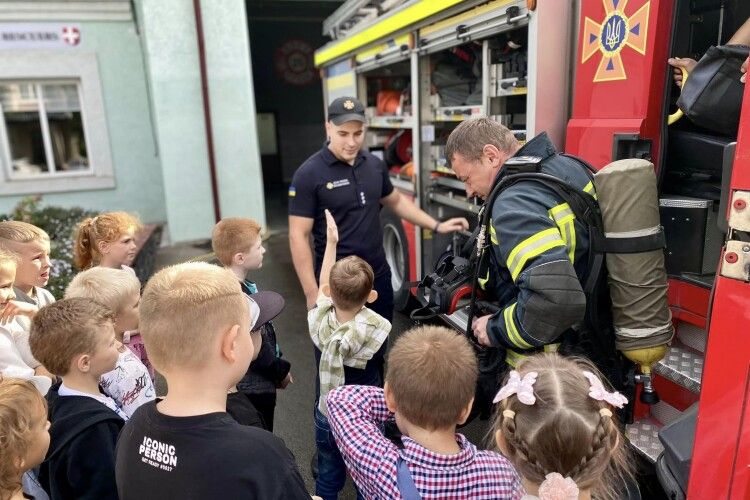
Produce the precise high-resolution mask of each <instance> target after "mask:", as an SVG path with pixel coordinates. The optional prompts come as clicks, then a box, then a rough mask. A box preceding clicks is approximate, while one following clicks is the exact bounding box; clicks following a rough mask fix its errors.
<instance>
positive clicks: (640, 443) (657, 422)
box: [625, 401, 682, 462]
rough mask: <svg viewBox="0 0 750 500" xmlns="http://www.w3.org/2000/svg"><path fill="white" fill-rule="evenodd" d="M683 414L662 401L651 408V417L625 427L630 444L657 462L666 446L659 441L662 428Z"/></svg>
mask: <svg viewBox="0 0 750 500" xmlns="http://www.w3.org/2000/svg"><path fill="white" fill-rule="evenodd" d="M681 415H682V412H681V411H680V410H678V409H677V408H675V407H674V406H672V405H670V404H668V403H665V402H664V401H660V402H658V403H656V404H655V405H652V406H651V415H650V416H648V417H646V418H643V419H641V420H636V421H635V422H633V423H632V424H630V425H626V426H625V433H626V435H627V437H628V439H629V440H630V444H632V445H633V447H634V448H635V449H636V450H637V451H638V452H639V453H641V454H642V455H643V456H645V457H646V458H647V459H648V460H650V461H651V462H656V459H657V458H658V457H659V455H660V454H661V452H662V451H663V450H664V445H662V444H661V441H659V430H660V429H661V428H662V426H664V425H667V424H670V423H672V422H674V421H675V420H677V419H678V418H679V417H680V416H681Z"/></svg>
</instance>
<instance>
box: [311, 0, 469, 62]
mask: <svg viewBox="0 0 750 500" xmlns="http://www.w3.org/2000/svg"><path fill="white" fill-rule="evenodd" d="M463 1H464V0H421V1H420V2H417V3H415V4H414V5H411V6H409V7H407V8H405V9H403V10H400V11H398V12H396V13H394V14H393V15H390V16H387V17H385V19H383V20H382V21H380V22H379V23H377V24H374V25H372V26H370V27H369V28H365V29H364V30H362V31H360V32H359V33H357V34H354V35H352V36H347V37H345V38H343V39H342V40H341V41H340V42H338V43H333V44H328V45H325V46H324V47H321V48H320V49H318V50H317V51H315V66H316V67H318V68H319V67H320V66H322V65H323V64H325V63H327V62H329V61H332V60H334V59H336V58H337V57H341V56H343V55H346V54H348V53H349V52H352V51H354V50H356V49H358V48H360V47H364V46H365V45H367V44H368V43H372V42H375V41H377V40H380V39H381V38H385V37H387V36H388V35H390V34H392V33H395V32H396V31H398V30H400V29H404V28H406V27H408V26H411V25H413V24H414V23H417V22H419V21H422V20H424V19H427V18H428V17H430V16H432V15H434V14H437V13H438V12H440V11H442V10H445V9H447V8H449V7H453V6H454V5H458V4H460V3H461V2H463Z"/></svg>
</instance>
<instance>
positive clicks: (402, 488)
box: [396, 455, 422, 500]
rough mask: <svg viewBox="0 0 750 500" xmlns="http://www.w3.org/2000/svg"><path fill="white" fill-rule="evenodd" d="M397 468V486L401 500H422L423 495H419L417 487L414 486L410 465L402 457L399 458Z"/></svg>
mask: <svg viewBox="0 0 750 500" xmlns="http://www.w3.org/2000/svg"><path fill="white" fill-rule="evenodd" d="M397 467H398V472H397V476H396V485H397V486H398V491H399V492H400V493H401V498H403V499H404V500H422V495H420V494H419V490H418V489H417V485H416V484H414V478H413V477H412V476H411V472H409V464H407V463H406V461H405V460H404V459H403V458H401V455H399V456H398V462H397Z"/></svg>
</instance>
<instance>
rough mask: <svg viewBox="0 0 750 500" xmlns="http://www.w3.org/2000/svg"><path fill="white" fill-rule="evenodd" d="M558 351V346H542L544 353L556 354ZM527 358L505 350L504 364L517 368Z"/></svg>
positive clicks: (510, 350) (524, 355) (518, 353)
mask: <svg viewBox="0 0 750 500" xmlns="http://www.w3.org/2000/svg"><path fill="white" fill-rule="evenodd" d="M559 349H560V344H547V345H546V346H544V352H557V351H558V350H559ZM528 357H529V355H527V354H521V353H520V352H516V351H514V350H512V349H506V351H505V362H506V363H508V364H509V365H510V366H512V367H513V368H518V364H519V363H520V362H521V361H523V360H524V359H526V358H528Z"/></svg>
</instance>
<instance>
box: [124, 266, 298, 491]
mask: <svg viewBox="0 0 750 500" xmlns="http://www.w3.org/2000/svg"><path fill="white" fill-rule="evenodd" d="M266 297H271V296H269V295H264V294H263V292H259V293H257V294H254V296H253V297H252V298H251V297H248V296H247V295H245V294H244V293H243V292H242V287H241V286H240V282H239V280H238V279H237V277H236V276H235V275H234V274H232V272H231V271H228V270H226V269H222V268H220V267H218V266H214V265H211V264H207V263H204V262H189V263H185V264H179V265H176V266H171V267H167V268H165V269H162V270H161V271H159V272H158V273H156V274H154V276H153V277H152V278H151V279H150V280H149V281H148V283H147V284H146V287H145V288H144V290H143V298H142V300H141V307H140V316H141V318H140V328H141V334H142V335H143V340H144V341H145V343H146V348H147V349H148V352H149V357H150V358H151V361H152V362H153V364H154V367H155V368H156V369H157V370H158V371H159V373H161V374H163V375H164V378H165V379H166V381H167V387H168V392H167V395H166V396H165V397H164V399H162V400H159V401H151V402H148V403H146V404H144V405H143V406H141V407H140V408H139V409H138V411H136V412H135V414H134V415H133V417H132V418H131V419H130V420H129V421H128V425H127V426H126V427H125V429H124V430H123V432H122V434H121V435H120V440H119V442H118V443H117V467H116V476H117V487H118V492H119V494H120V500H150V499H154V500H162V499H165V498H194V499H212V498H227V499H229V498H259V499H260V498H263V499H269V500H273V499H278V500H282V499H283V500H293V499H309V498H310V496H309V495H308V494H307V492H306V490H305V484H304V481H303V480H302V478H301V477H300V475H299V471H298V470H297V465H296V464H295V463H294V456H293V455H292V453H291V452H290V451H289V450H288V449H287V448H286V446H285V445H284V442H283V441H282V440H281V439H279V438H278V437H276V436H274V435H273V434H271V433H270V432H268V431H265V430H263V429H259V428H257V427H249V426H243V425H240V424H239V423H237V422H235V421H234V420H233V419H232V417H230V416H229V415H228V414H227V413H226V405H227V392H228V391H229V390H230V389H231V388H232V387H234V386H235V385H236V384H237V382H239V381H240V379H242V377H243V375H245V373H246V372H247V368H248V366H249V365H250V362H251V361H252V360H253V359H254V358H255V357H256V356H257V355H258V352H259V350H260V344H261V338H260V333H259V332H258V331H257V329H256V330H255V331H252V330H251V328H252V327H251V325H253V324H254V323H256V322H260V321H261V318H263V317H264V309H267V307H268V306H269V305H270V304H269V303H268V302H266V301H265V298H266ZM251 311H252V312H251ZM276 312H278V310H277V311H276Z"/></svg>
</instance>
